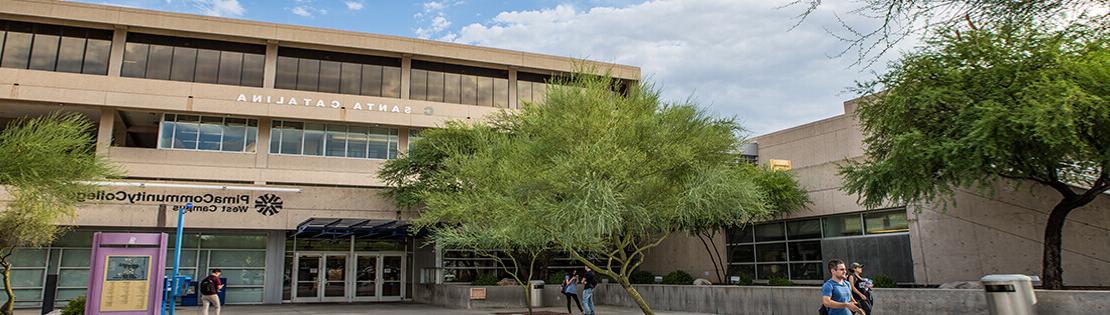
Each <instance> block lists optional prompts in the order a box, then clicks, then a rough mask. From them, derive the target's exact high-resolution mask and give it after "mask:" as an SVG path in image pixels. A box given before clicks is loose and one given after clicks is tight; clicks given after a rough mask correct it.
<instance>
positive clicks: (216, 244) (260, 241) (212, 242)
mask: <svg viewBox="0 0 1110 315" xmlns="http://www.w3.org/2000/svg"><path fill="white" fill-rule="evenodd" d="M289 124H290V122H285V125H286V126H288V125H289ZM200 247H202V248H222V249H266V236H265V235H219V234H205V235H201V236H200ZM212 264H213V265H214V266H231V267H235V266H240V265H216V263H214V262H213V263H212ZM241 267H247V265H242V266H241Z"/></svg>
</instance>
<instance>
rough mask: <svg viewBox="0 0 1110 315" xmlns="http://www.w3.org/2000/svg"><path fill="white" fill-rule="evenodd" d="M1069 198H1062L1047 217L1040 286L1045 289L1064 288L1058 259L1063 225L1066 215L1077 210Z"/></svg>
mask: <svg viewBox="0 0 1110 315" xmlns="http://www.w3.org/2000/svg"><path fill="white" fill-rule="evenodd" d="M1079 206H1080V204H1077V203H1075V202H1073V200H1071V198H1064V199H1063V200H1060V202H1059V203H1057V204H1056V206H1055V207H1053V208H1052V213H1050V214H1049V215H1048V223H1047V224H1046V225H1045V229H1044V256H1043V261H1042V265H1041V267H1042V268H1044V269H1043V270H1042V272H1041V273H1042V276H1041V285H1042V286H1043V287H1044V288H1045V289H1049V290H1060V289H1063V288H1064V267H1063V261H1062V260H1061V258H1060V251H1061V250H1062V249H1063V247H1062V244H1063V238H1064V223H1065V222H1066V220H1067V218H1068V213H1070V212H1071V211H1072V210H1073V209H1075V208H1078V207H1079Z"/></svg>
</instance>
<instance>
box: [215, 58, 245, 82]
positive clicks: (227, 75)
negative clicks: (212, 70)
mask: <svg viewBox="0 0 1110 315" xmlns="http://www.w3.org/2000/svg"><path fill="white" fill-rule="evenodd" d="M242 75H243V53H239V52H233V51H222V52H220V78H219V83H220V84H230V85H239V82H240V78H241V77H242Z"/></svg>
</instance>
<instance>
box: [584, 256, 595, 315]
mask: <svg viewBox="0 0 1110 315" xmlns="http://www.w3.org/2000/svg"><path fill="white" fill-rule="evenodd" d="M582 283H583V286H582V304H583V306H582V308H583V311H582V312H583V314H585V315H595V314H597V309H596V308H595V307H594V287H596V286H597V273H595V272H594V271H593V270H590V267H589V266H587V267H586V274H585V275H583V276H582Z"/></svg>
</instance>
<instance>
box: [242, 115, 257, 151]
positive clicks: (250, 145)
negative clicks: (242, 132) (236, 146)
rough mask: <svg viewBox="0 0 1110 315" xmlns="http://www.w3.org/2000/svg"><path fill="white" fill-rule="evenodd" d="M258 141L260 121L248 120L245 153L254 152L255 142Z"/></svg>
mask: <svg viewBox="0 0 1110 315" xmlns="http://www.w3.org/2000/svg"><path fill="white" fill-rule="evenodd" d="M256 139H258V121H257V120H254V119H249V120H247V139H246V145H245V146H246V148H244V150H243V151H245V152H254V150H255V140H256Z"/></svg>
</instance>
